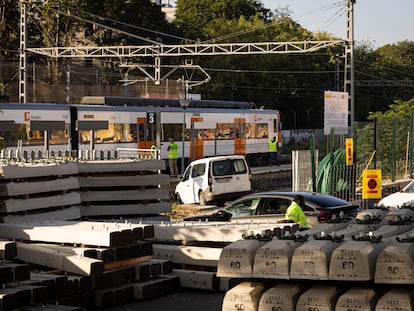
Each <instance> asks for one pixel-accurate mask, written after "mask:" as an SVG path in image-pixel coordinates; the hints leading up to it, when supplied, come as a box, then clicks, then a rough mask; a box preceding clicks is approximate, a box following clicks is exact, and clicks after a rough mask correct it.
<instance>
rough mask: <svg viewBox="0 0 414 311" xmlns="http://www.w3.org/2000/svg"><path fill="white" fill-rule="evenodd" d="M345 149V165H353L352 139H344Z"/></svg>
mask: <svg viewBox="0 0 414 311" xmlns="http://www.w3.org/2000/svg"><path fill="white" fill-rule="evenodd" d="M345 148H346V156H345V159H346V165H352V164H354V139H353V138H345Z"/></svg>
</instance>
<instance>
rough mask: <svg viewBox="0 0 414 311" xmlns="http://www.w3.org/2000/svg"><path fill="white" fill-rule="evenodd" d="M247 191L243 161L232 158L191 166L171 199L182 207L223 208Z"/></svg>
mask: <svg viewBox="0 0 414 311" xmlns="http://www.w3.org/2000/svg"><path fill="white" fill-rule="evenodd" d="M251 191H252V185H251V173H250V168H249V166H248V165H247V162H246V159H245V158H244V156H241V155H232V156H217V157H211V158H203V159H199V160H195V161H193V162H191V163H190V165H189V166H188V167H187V168H186V169H185V171H184V174H183V176H182V177H181V181H180V182H179V183H178V184H177V186H176V187H175V196H176V198H177V201H179V202H181V203H184V204H193V203H199V204H200V205H206V204H207V203H213V202H214V203H217V204H223V203H224V202H225V201H227V200H234V199H236V198H238V197H240V196H242V195H244V194H247V193H249V192H251Z"/></svg>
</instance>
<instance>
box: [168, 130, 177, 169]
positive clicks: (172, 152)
mask: <svg viewBox="0 0 414 311" xmlns="http://www.w3.org/2000/svg"><path fill="white" fill-rule="evenodd" d="M167 151H168V164H169V166H170V177H177V176H178V165H177V159H178V145H177V143H176V142H174V139H172V138H170V144H169V145H168V148H167Z"/></svg>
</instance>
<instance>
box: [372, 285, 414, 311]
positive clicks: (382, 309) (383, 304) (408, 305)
mask: <svg viewBox="0 0 414 311" xmlns="http://www.w3.org/2000/svg"><path fill="white" fill-rule="evenodd" d="M390 310H398V311H412V310H414V291H413V289H412V288H393V289H390V290H389V291H387V292H386V293H385V294H384V295H382V296H381V297H380V298H379V299H378V302H377V305H376V307H375V311H390Z"/></svg>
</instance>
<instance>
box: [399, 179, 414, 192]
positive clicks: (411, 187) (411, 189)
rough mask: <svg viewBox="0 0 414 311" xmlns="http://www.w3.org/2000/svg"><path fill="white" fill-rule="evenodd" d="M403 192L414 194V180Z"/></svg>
mask: <svg viewBox="0 0 414 311" xmlns="http://www.w3.org/2000/svg"><path fill="white" fill-rule="evenodd" d="M401 192H414V180H412V181H411V182H410V183H409V184H408V185H407V186H405V188H404V189H403V190H402V191H401Z"/></svg>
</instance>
